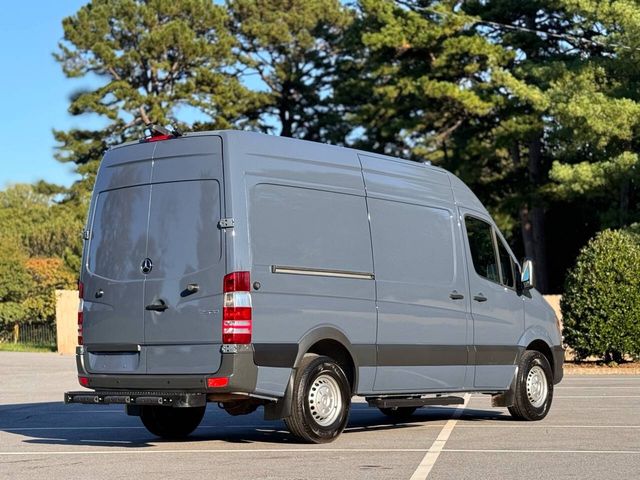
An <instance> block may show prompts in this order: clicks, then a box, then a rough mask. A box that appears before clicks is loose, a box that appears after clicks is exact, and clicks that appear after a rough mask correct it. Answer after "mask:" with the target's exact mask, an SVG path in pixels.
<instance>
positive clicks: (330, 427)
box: [284, 354, 351, 443]
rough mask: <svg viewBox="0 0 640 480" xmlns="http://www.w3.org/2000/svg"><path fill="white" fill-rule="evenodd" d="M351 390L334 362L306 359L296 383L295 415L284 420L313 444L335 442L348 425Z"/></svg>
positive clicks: (311, 356) (319, 357) (295, 433)
mask: <svg viewBox="0 0 640 480" xmlns="http://www.w3.org/2000/svg"><path fill="white" fill-rule="evenodd" d="M350 404H351V387H350V386H349V381H348V380H347V377H346V375H345V374H344V372H343V370H342V368H340V366H339V365H338V364H337V363H336V362H335V361H334V360H332V359H331V358H329V357H325V356H319V355H314V354H307V355H305V356H304V357H303V359H302V362H301V364H300V366H299V367H298V369H297V371H296V374H295V377H294V381H293V399H292V405H291V415H290V416H289V417H287V418H285V419H284V421H285V423H286V424H287V427H288V428H289V430H290V431H291V433H292V434H294V435H295V436H297V437H299V438H301V439H302V440H304V441H306V442H310V443H327V442H331V441H333V440H334V439H335V438H336V437H337V436H338V435H340V433H342V431H343V430H344V427H345V426H346V425H347V420H348V419H349V407H350Z"/></svg>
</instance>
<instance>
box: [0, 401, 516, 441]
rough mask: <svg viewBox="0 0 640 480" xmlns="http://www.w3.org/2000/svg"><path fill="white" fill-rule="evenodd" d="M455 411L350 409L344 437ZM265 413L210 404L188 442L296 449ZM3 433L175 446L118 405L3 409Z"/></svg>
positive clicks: (471, 416) (478, 413)
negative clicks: (401, 417) (396, 418)
mask: <svg viewBox="0 0 640 480" xmlns="http://www.w3.org/2000/svg"><path fill="white" fill-rule="evenodd" d="M454 412H455V408H449V407H429V408H421V409H419V410H417V411H416V413H415V414H414V415H413V416H412V417H411V418H410V419H409V420H406V421H402V422H395V423H394V422H393V421H392V420H391V419H389V418H388V417H386V416H385V415H383V414H382V413H380V412H379V411H378V410H377V409H375V408H371V407H368V406H367V405H366V404H364V403H354V404H352V406H351V416H350V419H349V424H348V426H347V428H346V430H345V432H344V435H349V434H351V433H355V432H362V431H380V430H388V429H394V430H397V429H405V428H406V429H411V428H415V427H423V426H425V425H426V424H428V423H430V422H433V423H435V422H437V423H442V422H443V421H446V420H449V419H450V418H451V417H452V415H453V413H454ZM262 415H263V412H262V408H260V409H258V411H256V412H254V413H252V414H251V415H244V416H237V417H232V416H230V415H228V414H227V413H226V412H224V411H223V410H221V409H219V408H218V407H217V405H216V404H209V405H208V407H207V413H206V415H205V418H204V419H203V421H202V424H201V425H200V427H198V429H197V430H196V431H195V432H194V433H193V434H192V435H190V436H189V437H188V438H187V439H185V440H183V441H182V443H184V442H202V441H211V440H214V441H215V440H218V441H224V442H229V443H232V444H235V443H242V444H247V443H277V444H291V445H294V444H298V443H299V441H298V440H296V439H295V438H293V437H292V436H291V435H290V434H289V432H288V431H287V430H286V427H285V425H284V422H282V421H265V420H263V419H262ZM461 418H463V419H464V420H465V421H468V420H477V421H483V420H494V421H495V420H511V417H510V416H509V415H505V414H504V413H503V412H501V411H497V410H471V409H465V410H464V413H463V415H462V417H461ZM0 431H4V432H6V433H10V434H13V435H20V436H22V437H24V438H23V440H22V442H23V443H24V444H31V445H73V446H94V447H119V448H127V447H129V448H144V447H152V446H154V445H157V444H169V443H174V441H165V440H161V439H159V438H157V437H155V436H154V435H152V434H151V433H149V432H148V431H147V430H146V429H145V428H144V426H143V425H142V423H141V422H140V419H139V418H137V417H130V416H127V415H126V414H125V412H124V407H122V406H120V405H97V406H94V405H65V404H64V403H63V402H46V403H22V404H13V405H0Z"/></svg>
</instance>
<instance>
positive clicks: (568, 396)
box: [553, 395, 640, 399]
mask: <svg viewBox="0 0 640 480" xmlns="http://www.w3.org/2000/svg"><path fill="white" fill-rule="evenodd" d="M553 398H554V399H556V398H640V395H554V396H553Z"/></svg>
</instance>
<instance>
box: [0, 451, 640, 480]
mask: <svg viewBox="0 0 640 480" xmlns="http://www.w3.org/2000/svg"><path fill="white" fill-rule="evenodd" d="M248 452H251V453H313V454H318V453H319V452H331V453H419V452H424V449H422V448H324V447H318V448H237V449H219V450H218V449H204V448H203V449H184V450H152V449H149V450H132V449H131V448H127V449H122V450H82V451H78V450H73V451H72V450H61V451H55V450H54V451H32V452H25V451H19V452H0V457H14V456H66V455H152V454H203V453H204V454H213V453H224V454H229V453H242V454H246V453H248ZM442 452H445V453H543V454H550V453H558V454H574V453H575V454H591V455H597V454H604V455H612V454H617V455H640V450H514V449H459V448H443V449H441V450H440V452H439V453H442ZM414 475H415V474H414ZM411 478H413V477H411ZM420 478H424V477H420Z"/></svg>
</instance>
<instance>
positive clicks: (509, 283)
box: [498, 240, 516, 288]
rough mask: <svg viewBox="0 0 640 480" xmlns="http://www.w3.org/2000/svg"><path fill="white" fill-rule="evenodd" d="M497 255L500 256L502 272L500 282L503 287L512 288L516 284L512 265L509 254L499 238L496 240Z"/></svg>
mask: <svg viewBox="0 0 640 480" xmlns="http://www.w3.org/2000/svg"><path fill="white" fill-rule="evenodd" d="M498 255H499V256H500V271H501V273H502V284H503V285H504V286H505V287H511V288H514V287H515V286H516V280H515V276H514V273H513V271H514V266H513V260H512V259H511V255H509V252H507V249H506V248H505V246H504V244H503V243H502V241H501V240H498Z"/></svg>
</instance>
